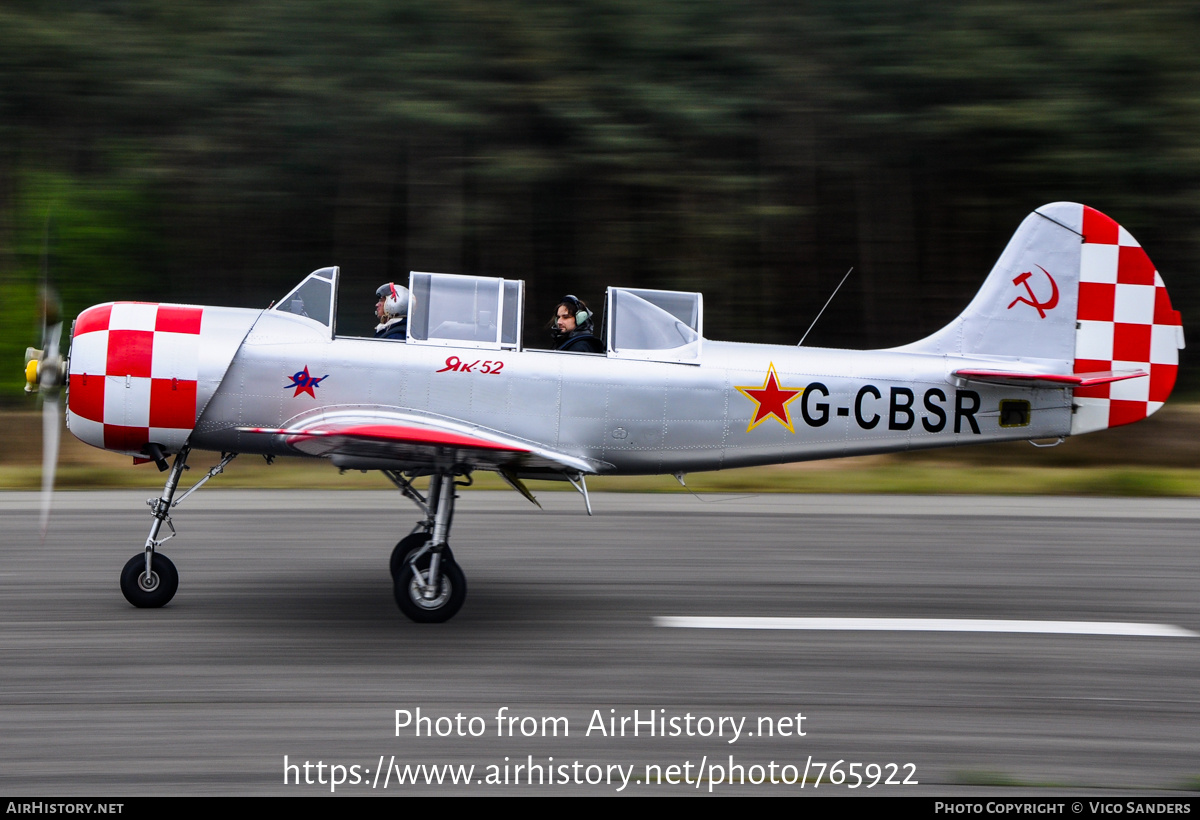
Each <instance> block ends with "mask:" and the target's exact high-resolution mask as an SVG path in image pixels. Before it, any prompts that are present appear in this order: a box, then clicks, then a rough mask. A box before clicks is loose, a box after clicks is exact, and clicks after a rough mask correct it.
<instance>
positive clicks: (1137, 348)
mask: <svg viewBox="0 0 1200 820" xmlns="http://www.w3.org/2000/svg"><path fill="white" fill-rule="evenodd" d="M1182 347H1183V328H1182V324H1181V321H1180V317H1179V312H1178V311H1176V310H1174V309H1173V308H1172V307H1171V300H1170V298H1169V297H1168V296H1167V291H1166V288H1165V287H1164V285H1163V281H1162V277H1160V276H1159V274H1158V272H1157V271H1156V270H1155V269H1154V265H1153V264H1152V263H1151V262H1150V259H1149V258H1148V257H1147V256H1146V252H1145V251H1143V250H1142V248H1141V246H1140V245H1139V244H1138V243H1137V241H1136V240H1135V239H1134V238H1133V237H1132V236H1131V235H1130V234H1129V232H1128V231H1126V230H1125V229H1124V228H1122V227H1121V226H1120V225H1118V224H1117V223H1116V222H1114V221H1113V220H1112V219H1109V218H1108V217H1107V216H1105V215H1104V214H1102V213H1100V212H1099V211H1097V210H1095V209H1093V208H1089V207H1087V206H1085V205H1080V204H1078V203H1075V202H1055V203H1052V204H1050V205H1045V206H1043V207H1041V208H1038V209H1037V210H1036V211H1034V212H1033V213H1031V214H1030V215H1029V216H1027V217H1026V218H1025V220H1024V221H1023V222H1022V223H1021V226H1020V227H1019V228H1018V229H1017V232H1016V233H1015V234H1014V235H1013V238H1012V239H1011V240H1010V241H1009V243H1008V246H1007V247H1006V248H1005V249H1004V252H1003V253H1002V254H1001V255H1000V259H999V260H998V261H997V262H996V265H995V267H993V268H992V272H991V273H990V274H989V275H988V278H987V279H986V280H985V281H984V283H983V287H981V288H980V290H979V293H978V294H976V296H975V298H974V299H973V300H972V301H971V303H970V304H969V305H968V306H967V309H966V310H965V311H963V313H962V314H961V315H960V316H959V317H958V318H957V319H955V320H954V321H953V322H951V323H950V324H949V325H947V326H946V327H944V328H942V329H941V330H939V331H938V332H937V333H934V334H933V335H932V336H929V337H927V338H925V339H922V340H921V341H919V342H915V343H913V344H911V345H906V346H904V347H902V348H898V349H899V350H903V351H908V352H920V353H933V354H939V355H946V356H961V357H969V358H973V359H979V360H982V361H981V365H983V366H984V367H985V369H992V370H998V371H1019V372H1028V373H1035V374H1038V373H1041V374H1047V375H1049V376H1063V375H1067V374H1071V375H1080V376H1083V377H1084V378H1082V379H1080V380H1078V381H1077V383H1076V385H1075V386H1074V387H1073V388H1072V389H1073V390H1074V394H1073V395H1074V404H1075V411H1074V415H1073V416H1072V425H1071V433H1072V434H1073V435H1074V434H1079V433H1086V432H1090V431H1092V430H1102V429H1104V428H1105V427H1115V426H1117V425H1120V424H1129V423H1130V422H1134V421H1138V420H1139V419H1143V418H1146V416H1148V415H1150V414H1151V413H1153V412H1154V411H1155V410H1157V409H1158V408H1159V407H1161V406H1162V404H1163V402H1165V401H1166V399H1167V396H1168V395H1169V394H1170V392H1171V388H1172V387H1173V386H1174V384H1175V374H1176V370H1177V368H1178V364H1179V349H1180V348H1182ZM985 362H986V364H984V363H985ZM1134 373H1136V374H1137V375H1136V376H1135V377H1132V378H1130V377H1129V375H1130V374H1134ZM1143 373H1144V374H1145V375H1142V374H1143ZM1104 374H1117V375H1120V376H1121V378H1119V379H1115V378H1114V379H1108V380H1105V379H1100V378H1098V377H1099V376H1102V375H1104Z"/></svg>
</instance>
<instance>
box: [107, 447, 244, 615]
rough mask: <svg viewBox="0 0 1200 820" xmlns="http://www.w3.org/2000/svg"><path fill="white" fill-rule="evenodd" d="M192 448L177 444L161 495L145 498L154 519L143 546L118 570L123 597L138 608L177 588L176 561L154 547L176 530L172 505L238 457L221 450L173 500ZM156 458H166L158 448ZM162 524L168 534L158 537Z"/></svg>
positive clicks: (171, 595) (164, 599)
mask: <svg viewBox="0 0 1200 820" xmlns="http://www.w3.org/2000/svg"><path fill="white" fill-rule="evenodd" d="M191 452H192V448H190V447H188V446H187V445H186V444H185V445H184V446H183V447H182V448H180V450H179V454H178V455H176V456H175V462H174V463H173V464H172V465H171V472H170V473H168V474H167V483H166V485H165V486H164V487H163V491H162V495H161V496H159V497H158V498H151V499H148V500H147V501H146V504H147V506H149V507H150V514H151V515H153V516H154V521H153V522H152V523H151V524H150V534H149V535H148V536H146V546H145V548H144V549H143V551H142V552H139V553H138V554H137V555H135V556H133V557H132V558H130V559H129V561H128V562H127V563H126V564H125V568H124V569H122V570H121V592H122V594H124V596H125V600H127V601H129V603H131V604H133V605H134V606H136V607H138V608H139V609H155V608H157V607H160V606H165V605H166V604H167V603H168V602H170V600H171V599H172V598H174V597H175V592H176V590H178V589H179V573H178V572H177V571H176V570H175V565H174V564H173V563H171V559H170V558H168V557H167V556H165V555H163V554H162V553H161V552H158V551H157V550H158V548H159V547H161V546H162V545H163V544H165V543H166V542H167V541H170V540H171V539H172V538H174V537H175V534H176V533H175V525H174V524H172V523H171V508H172V507H177V506H179V504H181V503H183V500H184V499H185V498H187V497H188V496H189V495H191V494H192V493H194V492H196V490H198V489H200V487H201V486H203V485H204V483H205V482H206V481H208V480H209V479H210V478H212V477H213V476H215V475H218V474H220V473H221V472H223V471H224V470H225V467H226V465H228V464H229V462H231V461H233V460H234V459H235V458H237V453H222V454H221V462H220V463H219V464H217V466H215V467H213V468H212V469H211V470H209V471H208V474H207V475H205V476H204V478H202V479H200V480H199V481H197V482H196V483H195V484H193V485H192V487H191V488H190V489H189V490H188V491H187V492H185V493H184V494H183V495H181V496H180V497H179V500H178V501H174V500H173V499H174V498H175V490H177V489H178V488H179V479H180V477H181V476H182V475H183V471H184V470H186V469H187V468H188V467H187V460H188V456H189V455H191ZM158 458H159V459H161V460H163V461H164V462H165V458H163V456H162V451H161V449H160V450H159V451H158ZM163 524H166V525H167V527H168V529H170V530H171V534H170V535H168V536H167V537H166V538H159V537H158V535H159V532H160V531H161V530H162V525H163Z"/></svg>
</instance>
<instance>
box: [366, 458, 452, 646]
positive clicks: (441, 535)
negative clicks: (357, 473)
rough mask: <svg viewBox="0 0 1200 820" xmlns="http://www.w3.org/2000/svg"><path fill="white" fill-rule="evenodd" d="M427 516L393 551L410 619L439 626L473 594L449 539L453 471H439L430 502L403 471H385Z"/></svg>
mask: <svg viewBox="0 0 1200 820" xmlns="http://www.w3.org/2000/svg"><path fill="white" fill-rule="evenodd" d="M385 475H387V477H388V478H389V479H391V481H392V483H394V484H395V485H396V487H397V488H399V490H400V492H401V493H403V494H404V496H405V497H406V498H408V499H409V500H411V501H412V502H413V503H414V504H416V505H417V506H418V507H419V508H420V509H421V510H422V511H423V512H424V513H425V519H424V521H422V522H421V523H419V524H417V526H416V527H415V528H414V530H413V532H412V533H410V534H409V535H408V536H406V537H405V538H403V539H401V540H400V543H398V544H397V545H396V548H395V550H393V551H392V559H391V572H392V582H393V585H394V591H395V596H396V604H397V606H399V607H400V611H401V612H403V613H404V614H405V615H406V616H408V618H409V619H410V620H413V621H416V622H417V623H423V624H438V623H443V622H445V621H448V620H450V619H451V618H453V617H454V616H455V615H456V614H457V613H458V610H459V609H461V608H462V605H463V601H465V600H466V598H467V579H466V576H465V575H463V571H462V569H461V568H460V567H459V566H458V563H457V562H456V561H455V560H454V553H452V552H451V551H450V544H449V543H448V541H449V537H450V524H451V521H452V520H453V518H454V499H455V492H454V488H455V482H454V475H453V474H452V473H438V474H435V475H434V476H433V477H432V478H431V479H430V481H429V500H428V502H426V501H425V499H423V498H422V497H421V495H420V493H418V492H417V491H416V490H415V489H413V486H412V483H411V482H410V481H409V480H408V479H406V478H405V477H404V476H402V475H401V474H399V473H396V472H392V471H387V472H386V473H385Z"/></svg>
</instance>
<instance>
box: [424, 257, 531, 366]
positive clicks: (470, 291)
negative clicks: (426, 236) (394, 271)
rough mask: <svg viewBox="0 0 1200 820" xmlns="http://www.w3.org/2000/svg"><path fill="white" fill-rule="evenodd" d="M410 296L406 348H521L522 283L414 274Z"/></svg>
mask: <svg viewBox="0 0 1200 820" xmlns="http://www.w3.org/2000/svg"><path fill="white" fill-rule="evenodd" d="M409 290H410V291H411V292H412V301H411V303H410V304H409V309H408V341H409V342H410V343H415V344H429V345H453V346H456V347H462V346H468V347H481V348H492V349H497V350H500V349H504V350H517V349H519V348H520V339H521V311H522V307H523V305H524V300H525V283H524V282H521V281H519V280H512V279H495V278H492V277H487V276H457V275H454V274H449V273H420V272H417V271H413V272H412V273H411V274H410V277H409Z"/></svg>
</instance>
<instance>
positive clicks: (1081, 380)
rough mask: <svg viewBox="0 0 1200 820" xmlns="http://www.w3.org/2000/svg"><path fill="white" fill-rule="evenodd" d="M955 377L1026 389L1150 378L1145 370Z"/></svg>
mask: <svg viewBox="0 0 1200 820" xmlns="http://www.w3.org/2000/svg"><path fill="white" fill-rule="evenodd" d="M953 375H954V376H956V377H957V378H960V379H966V380H967V381H972V382H987V383H988V384H1009V385H1018V386H1025V387H1094V386H1095V385H1099V384H1111V383H1112V382H1119V381H1124V380H1125V379H1137V378H1142V377H1144V376H1149V375H1150V374H1149V373H1147V372H1146V371H1145V370H1120V371H1117V370H1107V371H1104V372H1101V373H1020V372H1016V371H1010V370H955V371H954V374H953Z"/></svg>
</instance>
